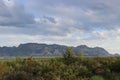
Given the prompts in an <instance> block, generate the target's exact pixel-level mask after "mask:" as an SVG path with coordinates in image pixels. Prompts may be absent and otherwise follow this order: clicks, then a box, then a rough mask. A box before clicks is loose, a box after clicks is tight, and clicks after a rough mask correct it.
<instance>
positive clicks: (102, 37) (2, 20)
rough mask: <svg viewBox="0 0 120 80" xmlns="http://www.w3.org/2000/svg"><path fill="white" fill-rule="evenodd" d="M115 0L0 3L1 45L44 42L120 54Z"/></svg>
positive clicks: (119, 10) (118, 13)
mask: <svg viewBox="0 0 120 80" xmlns="http://www.w3.org/2000/svg"><path fill="white" fill-rule="evenodd" d="M119 4H120V1H118V0H99V1H98V0H0V46H18V45H19V44H21V43H46V44H60V45H68V46H78V45H87V46H89V47H96V46H98V47H103V48H105V49H106V50H107V51H108V52H109V53H112V54H114V53H119V52H120V49H119V48H120V18H119V16H120V8H119V7H120V5H119Z"/></svg>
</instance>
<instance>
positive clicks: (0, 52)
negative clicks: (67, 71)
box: [0, 43, 109, 56]
mask: <svg viewBox="0 0 120 80" xmlns="http://www.w3.org/2000/svg"><path fill="white" fill-rule="evenodd" d="M67 47H69V46H64V45H57V44H53V45H47V44H38V43H27V44H20V45H19V46H18V47H0V56H30V55H37V56H59V55H63V54H64V53H65V50H66V48H67ZM73 50H74V51H75V54H78V53H80V52H81V53H83V55H85V56H108V55H109V53H108V52H107V51H106V50H105V49H104V48H100V47H95V48H90V47H87V46H86V45H80V46H77V47H73Z"/></svg>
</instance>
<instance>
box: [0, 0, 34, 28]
mask: <svg viewBox="0 0 120 80" xmlns="http://www.w3.org/2000/svg"><path fill="white" fill-rule="evenodd" d="M33 23H34V17H33V15H30V14H29V13H27V12H26V11H25V9H24V5H19V4H18V3H17V2H15V3H14V5H11V6H9V4H5V1H4V2H3V1H2V0H1V1H0V25H2V26H15V27H22V26H26V24H33Z"/></svg>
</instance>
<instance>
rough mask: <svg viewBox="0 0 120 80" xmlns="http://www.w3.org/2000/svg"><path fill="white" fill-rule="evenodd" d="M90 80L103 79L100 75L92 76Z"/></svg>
mask: <svg viewBox="0 0 120 80" xmlns="http://www.w3.org/2000/svg"><path fill="white" fill-rule="evenodd" d="M90 80H104V79H103V77H101V76H92V77H91V78H90Z"/></svg>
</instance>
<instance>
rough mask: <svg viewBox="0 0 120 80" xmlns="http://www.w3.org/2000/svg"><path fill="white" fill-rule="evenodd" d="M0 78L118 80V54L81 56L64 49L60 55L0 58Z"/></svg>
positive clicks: (119, 65)
mask: <svg viewBox="0 0 120 80" xmlns="http://www.w3.org/2000/svg"><path fill="white" fill-rule="evenodd" d="M0 80H120V57H84V56H82V54H81V53H80V54H79V55H74V52H73V51H72V48H67V49H66V52H65V54H64V55H63V56H62V57H56V58H50V59H49V58H48V59H39V58H32V57H30V58H24V59H23V58H16V59H15V60H0Z"/></svg>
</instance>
